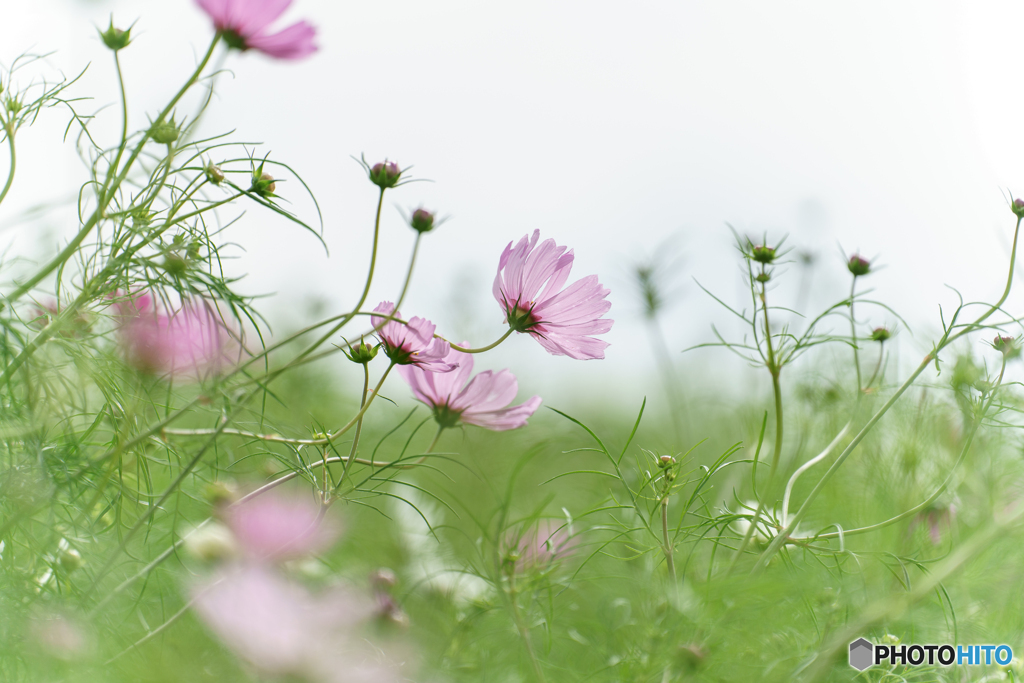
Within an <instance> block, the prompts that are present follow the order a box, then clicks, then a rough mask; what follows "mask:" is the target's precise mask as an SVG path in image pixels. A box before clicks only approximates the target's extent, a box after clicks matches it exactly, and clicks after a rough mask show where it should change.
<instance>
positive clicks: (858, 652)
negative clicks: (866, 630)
mask: <svg viewBox="0 0 1024 683" xmlns="http://www.w3.org/2000/svg"><path fill="white" fill-rule="evenodd" d="M1012 659H1013V649H1012V648H1011V647H1010V646H1009V645H950V644H948V643H947V644H944V645H875V644H874V643H872V642H871V641H869V640H867V639H866V638H858V639H857V640H855V641H853V642H852V643H850V666H852V667H853V668H854V669H856V670H857V671H863V670H864V669H867V668H868V667H872V666H875V665H877V664H886V663H888V664H892V665H896V664H903V665H908V666H922V665H925V664H929V665H935V664H938V665H940V666H953V665H957V666H986V665H989V666H990V665H992V664H996V665H998V666H1006V665H1007V664H1009V663H1010V661H1011V660H1012Z"/></svg>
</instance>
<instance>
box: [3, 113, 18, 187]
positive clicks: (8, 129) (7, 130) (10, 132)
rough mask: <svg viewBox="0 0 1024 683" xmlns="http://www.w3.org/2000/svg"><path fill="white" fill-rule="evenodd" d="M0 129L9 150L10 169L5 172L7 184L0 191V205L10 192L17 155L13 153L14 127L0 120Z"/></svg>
mask: <svg viewBox="0 0 1024 683" xmlns="http://www.w3.org/2000/svg"><path fill="white" fill-rule="evenodd" d="M0 128H3V130H4V132H5V133H7V146H8V147H9V148H10V150H11V167H10V169H9V170H8V172H7V182H6V183H5V184H4V189H2V190H0V203H3V201H4V199H5V198H6V197H7V193H8V192H10V191H11V185H13V184H14V170H15V168H16V167H17V165H18V155H17V154H16V153H15V151H14V126H12V125H10V124H8V123H6V122H4V121H3V120H2V119H0Z"/></svg>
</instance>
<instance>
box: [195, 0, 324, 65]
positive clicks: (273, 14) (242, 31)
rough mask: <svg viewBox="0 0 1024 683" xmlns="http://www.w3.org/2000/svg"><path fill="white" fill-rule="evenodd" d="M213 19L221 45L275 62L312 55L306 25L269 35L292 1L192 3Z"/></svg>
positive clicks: (310, 35) (213, 0)
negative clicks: (257, 52)
mask: <svg viewBox="0 0 1024 683" xmlns="http://www.w3.org/2000/svg"><path fill="white" fill-rule="evenodd" d="M196 2H197V3H198V4H199V6H200V7H201V8H202V9H203V11H205V12H206V13H207V14H208V15H210V18H211V19H213V25H214V27H215V28H216V29H217V32H218V33H220V34H221V35H222V36H223V37H224V41H225V42H226V43H227V44H228V45H230V46H231V47H233V48H236V49H239V50H249V49H253V50H259V51H260V52H262V53H264V54H267V55H270V56H271V57H276V58H278V59H301V58H303V57H307V56H309V55H311V54H313V53H314V52H316V49H317V48H316V45H315V44H314V43H313V38H314V37H315V36H316V29H315V28H313V26H312V25H311V24H310V23H309V22H306V21H299V22H296V23H294V24H292V25H291V26H289V27H287V28H285V29H283V30H281V31H278V32H277V33H269V32H268V30H267V29H268V28H269V27H270V25H271V24H272V23H274V22H275V21H276V20H277V18H278V17H280V16H281V15H282V14H284V11H285V10H286V9H288V7H289V5H291V4H292V0H196Z"/></svg>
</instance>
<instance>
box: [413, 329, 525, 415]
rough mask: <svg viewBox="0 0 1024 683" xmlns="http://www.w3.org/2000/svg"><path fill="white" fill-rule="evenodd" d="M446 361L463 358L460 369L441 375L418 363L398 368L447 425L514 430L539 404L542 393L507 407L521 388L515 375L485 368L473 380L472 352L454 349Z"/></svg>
mask: <svg viewBox="0 0 1024 683" xmlns="http://www.w3.org/2000/svg"><path fill="white" fill-rule="evenodd" d="M468 345H469V344H468V342H462V346H468ZM445 361H448V362H456V361H460V362H459V364H458V365H459V368H458V370H456V371H454V372H449V373H443V374H438V373H435V372H428V371H426V370H423V369H421V368H418V367H416V366H415V365H405V366H402V367H400V368H399V369H398V371H399V372H400V373H401V375H402V378H403V379H405V381H406V382H408V383H409V386H410V387H412V392H413V394H415V396H416V398H417V399H418V400H420V401H422V402H423V403H426V404H427V405H428V406H430V407H431V409H432V410H433V411H434V418H435V419H436V420H437V422H438V424H440V425H442V426H444V427H454V426H455V425H457V424H459V423H462V424H471V425H476V426H478V427H484V428H485V429H491V430H494V431H496V432H500V431H504V430H506V429H515V428H517V427H522V426H523V425H525V424H526V419H527V418H528V417H530V416H531V415H533V413H534V412H536V410H537V408H539V407H540V396H534V397H533V398H531V399H530V400H529V401H527V402H526V403H523V404H521V405H518V406H513V407H508V404H509V403H511V402H512V400H513V399H515V397H516V393H517V392H518V391H519V384H518V383H517V382H516V377H515V375H513V374H512V373H511V372H509V371H508V370H502V371H500V372H498V373H494V372H492V371H491V370H485V371H483V372H481V373H480V374H479V375H477V376H476V377H474V378H473V379H472V380H470V379H469V376H470V375H471V374H472V373H473V356H472V355H471V354H468V353H461V352H459V351H454V350H452V351H449V352H448V355H447V356H446V357H445ZM467 380H469V383H468V384H467V383H466V381H467Z"/></svg>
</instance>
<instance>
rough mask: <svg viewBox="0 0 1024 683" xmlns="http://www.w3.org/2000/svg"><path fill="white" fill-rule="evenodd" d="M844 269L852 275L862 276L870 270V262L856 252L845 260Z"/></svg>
mask: <svg viewBox="0 0 1024 683" xmlns="http://www.w3.org/2000/svg"><path fill="white" fill-rule="evenodd" d="M846 269H847V270H849V271H850V272H851V273H852V274H853V276H854V277H863V276H864V275H867V274H868V273H870V272H871V262H870V261H868V260H867V259H865V258H863V257H861V256H859V255H857V254H854V255H853V256H851V257H850V260H849V261H847V262H846Z"/></svg>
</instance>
